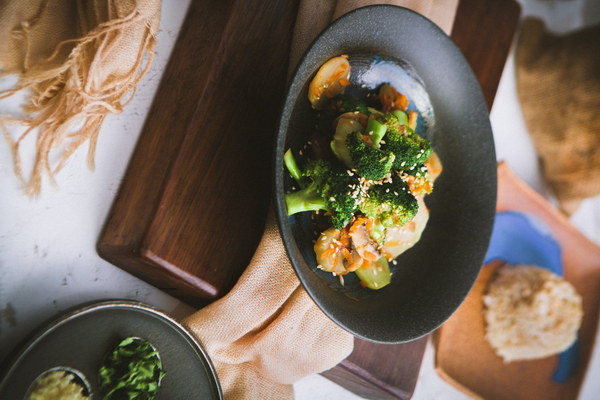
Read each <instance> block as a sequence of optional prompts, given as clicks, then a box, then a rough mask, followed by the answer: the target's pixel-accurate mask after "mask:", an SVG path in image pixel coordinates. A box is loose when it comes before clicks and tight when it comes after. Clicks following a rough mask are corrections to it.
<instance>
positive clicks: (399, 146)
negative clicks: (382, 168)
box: [381, 128, 433, 175]
mask: <svg viewBox="0 0 600 400" xmlns="http://www.w3.org/2000/svg"><path fill="white" fill-rule="evenodd" d="M384 142H385V144H384V145H382V146H381V147H382V149H383V150H386V151H391V152H392V153H394V155H395V156H396V157H395V159H394V164H393V165H392V168H394V169H398V170H402V171H405V172H407V173H409V174H411V175H413V172H415V171H416V170H418V169H419V168H420V167H422V166H423V164H424V163H425V161H427V159H428V158H429V156H430V155H431V153H432V152H433V149H432V148H431V143H430V142H429V140H427V139H425V138H424V137H422V136H420V135H419V134H418V133H415V132H414V131H412V130H410V128H406V132H405V133H394V132H390V131H388V132H387V133H386V135H385V136H384Z"/></svg>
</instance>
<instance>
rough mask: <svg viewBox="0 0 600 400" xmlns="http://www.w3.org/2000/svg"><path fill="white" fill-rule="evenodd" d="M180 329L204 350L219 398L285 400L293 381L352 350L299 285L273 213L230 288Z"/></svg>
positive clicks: (326, 366)
mask: <svg viewBox="0 0 600 400" xmlns="http://www.w3.org/2000/svg"><path fill="white" fill-rule="evenodd" d="M184 324H186V325H187V326H188V327H189V328H190V329H191V330H192V332H194V334H195V335H196V336H197V337H198V338H199V340H200V342H201V343H203V345H204V346H205V348H206V350H207V352H208V354H209V355H210V357H211V359H212V361H213V363H214V364H215V367H216V369H217V373H218V375H219V380H220V382H221V385H222V387H223V390H224V394H225V398H226V399H285V398H291V397H292V396H293V392H292V386H291V384H292V383H293V382H295V381H297V380H299V379H300V378H302V377H304V376H307V375H310V374H313V373H316V372H320V371H325V370H327V369H329V368H332V367H333V366H335V365H336V364H337V363H338V362H340V361H341V360H343V359H344V358H346V357H347V356H348V355H349V354H350V353H351V352H352V347H353V337H352V335H351V334H349V333H348V332H346V331H345V330H343V329H342V328H340V327H338V326H337V325H336V324H334V323H333V322H332V321H331V320H330V319H329V318H328V317H327V316H326V315H325V314H323V312H321V310H320V309H318V308H317V307H316V306H315V304H314V303H313V302H312V300H311V299H310V298H309V297H308V294H307V293H306V291H305V290H304V289H303V288H302V286H301V285H300V282H299V281H298V278H297V277H296V274H295V273H294V270H293V269H292V266H291V264H290V261H289V259H288V257H287V254H286V252H285V249H284V247H283V242H282V240H281V236H280V233H279V229H278V228H277V224H276V223H275V217H274V214H273V211H270V212H269V217H268V219H267V224H266V228H265V232H264V234H263V237H262V239H261V241H260V243H259V245H258V249H257V250H256V253H255V254H254V256H253V258H252V260H251V261H250V265H249V266H248V268H246V270H245V271H244V273H243V275H242V276H241V278H240V279H239V281H238V282H237V283H236V285H235V287H234V288H233V289H232V290H231V291H230V292H229V293H228V294H227V295H226V296H225V297H223V298H222V299H220V300H219V301H217V302H215V303H212V304H210V305H209V306H207V307H205V308H203V309H202V310H200V311H198V312H196V313H195V314H193V315H192V316H190V317H189V318H187V319H186V320H185V321H184Z"/></svg>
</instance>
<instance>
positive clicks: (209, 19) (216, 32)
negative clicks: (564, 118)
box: [97, 0, 519, 399]
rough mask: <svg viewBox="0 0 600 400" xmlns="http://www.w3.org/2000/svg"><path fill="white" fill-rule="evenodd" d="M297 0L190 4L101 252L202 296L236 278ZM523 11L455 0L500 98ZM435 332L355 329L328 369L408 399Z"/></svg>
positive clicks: (255, 226) (468, 44)
mask: <svg viewBox="0 0 600 400" xmlns="http://www.w3.org/2000/svg"><path fill="white" fill-rule="evenodd" d="M297 6H298V1H297V0H295V1H291V2H290V1H283V0H278V1H271V2H261V1H258V0H246V1H242V0H224V1H221V2H219V3H218V6H215V3H214V2H210V1H208V0H196V1H193V2H192V3H191V5H190V10H189V11H188V15H187V17H186V20H185V22H184V24H183V26H182V29H181V31H180V34H179V38H178V40H177V43H176V45H175V47H174V49H173V52H172V55H171V59H170V62H169V64H168V65H167V67H166V69H165V72H164V75H163V78H162V81H161V84H160V86H159V88H158V91H157V95H156V97H155V100H154V103H153V105H152V107H151V109H150V112H149V114H148V117H147V120H146V123H145V126H144V128H143V130H142V133H141V135H140V140H139V142H138V144H137V146H136V149H135V151H134V154H133V156H132V158H131V161H130V164H129V166H128V169H127V171H126V174H125V177H124V179H123V183H122V185H121V188H120V190H119V193H118V194H117V197H116V199H115V202H114V204H113V207H112V209H111V211H110V213H109V215H108V217H107V220H106V224H105V227H104V230H103V232H102V233H101V236H100V238H99V241H98V246H97V247H98V253H99V255H100V256H101V257H103V258H104V259H106V260H107V261H109V262H111V263H113V264H115V265H117V266H119V267H121V268H122V269H124V270H126V271H128V272H130V273H132V274H133V275H135V276H137V277H139V278H141V279H143V280H145V281H147V282H149V283H150V284H152V285H154V286H156V287H158V288H160V289H162V290H164V291H166V292H168V293H170V294H172V295H174V296H175V297H178V298H179V299H181V300H183V301H185V302H187V303H189V304H191V305H194V306H203V305H206V304H208V303H210V302H212V301H214V300H215V299H217V298H219V297H221V296H222V295H224V294H225V293H227V291H228V290H229V289H230V288H231V287H232V286H233V284H234V283H235V281H236V280H237V278H238V277H239V276H240V274H241V273H242V271H243V269H244V268H245V266H246V265H247V264H248V262H249V261H250V258H251V256H252V254H253V252H254V250H255V249H256V246H257V244H258V241H259V239H260V236H261V233H262V229H263V224H264V220H265V216H266V211H267V208H268V205H269V202H270V196H271V195H270V191H271V160H272V154H271V151H272V146H273V145H272V143H273V134H274V132H275V124H276V121H277V117H278V112H279V110H280V107H281V101H282V100H283V96H284V92H285V79H286V72H287V63H288V54H289V45H290V40H291V33H292V29H293V26H294V20H295V15H296V9H297ZM515 10H516V13H515ZM518 10H519V9H518V5H517V3H516V2H514V1H513V0H507V1H502V0H485V1H481V0H461V2H460V4H459V8H458V10H457V16H456V23H455V24H454V27H455V28H454V30H453V32H452V35H451V36H452V39H453V40H454V41H455V42H456V43H457V45H458V46H459V48H460V49H461V50H462V51H463V52H464V53H465V56H466V58H467V60H468V61H469V62H470V63H471V66H472V68H473V70H474V72H475V74H476V76H477V78H478V80H479V82H480V84H481V86H482V90H483V93H484V95H485V98H486V101H487V102H488V105H489V106H490V107H491V104H492V102H493V97H494V95H495V92H496V88H497V86H498V83H499V80H500V76H501V72H502V69H503V66H504V62H505V60H506V56H507V54H508V50H509V48H510V44H511V41H512V36H513V34H514V31H515V29H516V24H517V20H518ZM482 21H483V22H482ZM491 43H492V44H493V45H490V44H491ZM426 343H427V337H425V338H421V339H419V340H416V341H414V342H410V343H406V344H400V345H383V344H375V343H371V342H366V341H363V340H360V339H355V348H354V352H353V353H352V354H351V355H350V356H349V357H348V358H347V359H346V360H344V361H342V362H341V363H340V364H339V365H338V366H336V367H335V368H333V369H331V370H329V371H326V372H324V373H323V375H324V376H325V377H327V378H329V379H331V380H332V381H334V382H336V383H338V384H340V385H341V386H344V387H345V388H347V389H349V390H350V391H352V392H354V393H356V394H358V395H361V396H364V397H367V398H376V399H387V398H392V399H408V398H410V397H411V396H412V393H413V391H414V388H415V385H416V381H417V377H418V373H419V369H420V365H421V360H422V357H423V353H424V350H425V345H426Z"/></svg>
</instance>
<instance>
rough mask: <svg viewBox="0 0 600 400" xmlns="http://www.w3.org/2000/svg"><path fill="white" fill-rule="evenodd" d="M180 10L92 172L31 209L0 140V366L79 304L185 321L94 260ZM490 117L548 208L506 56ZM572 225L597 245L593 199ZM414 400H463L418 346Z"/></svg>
mask: <svg viewBox="0 0 600 400" xmlns="http://www.w3.org/2000/svg"><path fill="white" fill-rule="evenodd" d="M591 2H592V0H589V1H587V2H586V1H577V0H573V1H548V0H546V1H539V2H536V1H529V2H527V3H525V4H524V15H529V14H536V15H540V16H542V17H544V18H545V19H546V21H547V22H548V24H549V26H550V27H551V28H552V29H554V30H556V31H565V30H569V29H572V28H574V27H576V26H580V25H582V24H587V23H590V21H591V19H592V18H595V17H590V10H591V8H592V7H591V5H590V4H591ZM599 3H600V2H599ZM188 4H189V0H172V1H164V2H163V10H162V16H161V29H160V33H159V40H158V48H157V50H156V57H155V59H154V63H153V65H152V67H151V69H150V71H149V72H148V74H147V75H146V76H145V77H144V79H143V81H142V82H141V83H140V85H139V88H138V91H137V93H136V95H135V98H134V100H133V101H132V102H131V103H130V104H129V105H128V106H127V107H126V109H125V111H124V112H123V113H122V114H120V115H113V116H110V117H108V118H107V120H106V122H105V124H104V126H103V127H102V131H101V134H100V139H99V142H98V148H97V153H96V165H97V167H96V170H95V171H93V172H92V171H89V170H88V169H87V168H86V161H85V157H86V149H85V148H82V149H80V151H78V152H77V153H76V154H75V155H74V157H72V159H71V160H70V161H69V162H68V164H67V166H66V167H65V168H64V170H63V171H62V172H61V173H60V174H59V176H58V182H59V187H57V188H55V187H52V186H50V185H49V184H48V182H44V183H45V185H44V190H43V194H42V196H41V197H39V198H38V199H34V200H30V199H28V198H27V197H25V196H24V195H23V194H22V191H21V187H20V185H19V183H18V181H17V179H16V178H15V176H14V174H13V170H12V162H11V156H10V152H9V148H8V146H7V145H6V143H4V142H3V141H2V140H0V187H1V189H0V360H2V361H6V360H5V358H6V356H7V354H8V352H9V351H11V350H12V349H13V348H14V347H15V346H16V345H17V344H19V343H20V341H21V340H22V338H23V337H24V336H25V335H28V334H30V333H31V332H32V331H33V330H35V329H36V328H37V327H38V326H39V325H40V323H42V322H44V321H46V320H47V319H48V318H51V317H53V316H55V315H58V314H59V313H60V312H61V311H63V310H65V309H68V308H71V307H73V306H77V305H78V304H81V303H84V302H89V301H92V300H100V299H107V298H127V299H134V300H138V301H142V302H146V303H149V304H152V305H155V306H157V307H159V308H161V309H163V310H165V311H167V312H169V313H171V314H172V315H174V316H175V317H183V316H186V315H188V314H189V313H191V312H193V311H194V310H193V309H191V308H190V307H189V306H187V305H185V304H183V303H181V302H179V301H178V300H176V299H174V298H173V297H171V296H169V295H167V294H165V293H163V292H161V291H160V290H158V289H156V288H154V287H152V286H150V285H148V284H146V283H145V282H143V281H141V280H139V279H137V278H135V277H133V276H131V275H129V274H128V273H126V272H124V271H122V270H121V269H119V268H118V267H116V266H114V265H112V264H109V263H108V262H106V261H104V260H102V259H101V258H100V257H99V256H98V255H97V253H96V250H95V244H96V241H97V238H98V235H99V232H100V229H101V227H102V225H103V223H104V220H105V218H106V215H107V213H108V211H109V209H110V207H111V204H112V202H113V199H114V196H115V194H116V191H117V189H118V187H119V184H120V181H121V179H122V177H123V174H124V172H125V169H126V167H127V163H128V160H129V158H130V156H131V154H132V151H133V149H134V146H135V143H136V140H137V138H138V135H139V133H140V131H141V129H142V125H143V122H144V119H145V117H146V114H147V112H148V109H149V107H150V104H151V102H152V99H153V97H154V94H155V92H156V89H157V86H158V83H159V81H160V79H161V75H162V72H163V70H164V68H165V65H166V63H167V60H168V58H169V54H170V51H171V49H172V47H173V44H174V42H175V40H176V37H177V33H178V31H179V28H180V26H181V23H182V21H183V17H184V15H185V12H186V9H187V5H188ZM586 7H587V8H586ZM595 10H598V7H596V8H595ZM592 14H593V15H596V14H594V13H592ZM598 14H600V13H598ZM596 20H597V18H596ZM0 87H6V83H4V84H2V82H0ZM19 101H21V99H17V98H13V99H10V100H8V101H6V100H5V101H3V102H1V103H0V113H3V112H7V111H14V110H16V109H17V106H18V104H19ZM490 117H491V121H492V127H493V130H494V138H495V141H496V151H497V157H498V160H505V161H506V162H507V163H508V164H509V165H510V166H511V167H512V168H513V169H514V171H515V172H516V173H517V174H518V175H519V176H521V178H523V179H524V180H525V181H526V182H527V183H528V184H529V185H530V186H532V187H533V188H534V189H535V190H537V191H538V192H540V193H541V194H542V195H544V196H545V197H547V198H548V199H549V200H550V201H554V200H553V199H552V197H551V196H550V195H549V193H548V191H547V190H546V188H545V186H544V183H543V182H542V180H541V178H540V174H539V169H538V164H537V161H536V156H535V151H534V148H533V146H532V143H531V141H530V139H529V137H528V136H527V132H526V128H525V126H524V123H523V119H522V115H521V111H520V109H519V105H518V102H517V98H516V92H515V77H514V71H513V63H512V54H511V56H510V57H509V60H508V62H507V64H506V68H505V70H504V74H503V77H502V81H501V83H500V87H499V89H498V93H497V96H496V100H495V104H494V107H493V110H492V112H491V116H490ZM31 144H32V143H31V142H27V143H25V145H24V148H23V150H24V152H26V151H27V150H28V149H29V150H30V149H31ZM26 165H27V163H26ZM571 221H572V223H573V224H574V225H575V226H576V227H577V228H579V229H580V230H581V231H582V232H583V233H584V234H585V235H587V236H588V237H589V238H591V239H592V240H594V241H595V242H596V243H600V197H597V198H594V199H590V200H587V201H585V202H584V204H583V205H582V206H581V208H580V210H579V211H578V212H577V213H576V214H575V215H573V216H572V218H571ZM599 377H600V351H598V349H596V351H595V352H594V355H593V359H592V362H591V364H590V367H589V369H588V375H587V378H586V380H585V382H584V386H583V390H582V392H581V394H580V398H581V399H597V398H600V379H599ZM294 387H295V391H296V398H297V399H303V400H304V399H306V400H308V399H311V400H319V399H358V398H359V397H357V396H355V395H354V394H352V393H350V392H348V391H346V390H344V389H343V388H341V387H339V386H338V385H336V384H334V383H332V382H331V381H329V380H327V379H325V378H323V377H321V376H320V375H312V376H308V377H306V378H304V379H302V380H301V381H299V382H297V383H296V384H295V385H294ZM413 398H414V399H465V398H467V396H466V395H464V394H463V393H461V392H459V391H457V390H456V389H454V388H453V387H451V386H450V385H448V384H447V383H446V382H444V381H443V380H441V379H440V378H439V377H438V375H437V374H436V372H435V371H434V369H433V349H432V346H431V344H428V346H427V350H426V353H425V357H424V360H423V364H422V367H421V372H420V376H419V380H418V383H417V387H416V390H415V393H414V396H413Z"/></svg>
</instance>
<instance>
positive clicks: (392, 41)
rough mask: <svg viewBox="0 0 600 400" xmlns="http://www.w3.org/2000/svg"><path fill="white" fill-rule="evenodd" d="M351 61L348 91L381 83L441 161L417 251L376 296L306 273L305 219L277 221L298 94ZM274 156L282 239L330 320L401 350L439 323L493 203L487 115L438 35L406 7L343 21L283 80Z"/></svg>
mask: <svg viewBox="0 0 600 400" xmlns="http://www.w3.org/2000/svg"><path fill="white" fill-rule="evenodd" d="M340 54H349V55H350V62H351V66H352V71H353V72H352V75H351V77H350V80H351V82H352V87H353V88H355V89H356V88H360V86H361V85H362V84H365V85H367V86H376V85H378V84H381V83H384V82H391V83H392V84H393V85H394V86H396V87H397V88H398V89H399V90H400V91H401V92H403V93H405V94H406V95H407V96H408V97H409V100H410V101H411V104H412V105H413V107H415V108H416V109H417V110H418V111H419V112H420V113H421V117H422V118H421V119H420V121H419V127H418V132H419V133H421V134H422V135H423V136H425V137H427V138H429V139H430V140H431V141H432V143H433V147H434V149H435V151H436V152H437V153H438V154H439V156H440V158H441V160H442V163H443V165H444V172H443V173H442V175H441V176H440V178H439V179H438V180H437V181H436V187H435V190H434V192H433V193H432V194H431V195H430V196H428V197H427V198H426V202H427V205H428V207H429V209H430V219H429V223H428V225H427V228H426V229H425V232H424V234H423V236H422V238H421V240H420V241H419V243H417V245H416V246H415V247H413V248H412V249H410V250H409V251H407V252H406V253H404V254H402V255H401V256H399V257H398V259H397V265H396V266H395V267H394V269H393V278H392V283H391V284H390V285H388V286H387V287H385V288H383V289H381V290H379V291H371V290H369V289H365V288H362V287H360V285H359V284H358V283H357V282H356V280H355V281H352V279H345V284H344V286H341V285H340V283H339V281H338V279H337V278H335V277H333V276H332V275H331V274H329V273H325V272H322V271H319V270H317V269H316V260H315V255H314V252H313V244H312V241H313V239H315V234H314V231H315V226H314V224H313V222H312V221H311V218H310V215H309V213H302V214H296V215H294V216H292V217H288V216H287V215H286V206H285V201H284V194H285V192H286V191H287V190H289V189H290V187H291V184H292V182H291V179H290V178H289V176H288V173H287V172H286V171H285V169H284V166H283V153H284V152H285V150H286V149H288V148H290V147H291V148H292V149H295V150H296V151H297V150H299V149H300V148H301V147H302V146H303V145H304V144H305V143H306V142H307V141H308V139H309V137H310V135H311V133H312V131H313V126H314V123H315V120H314V118H315V117H314V113H313V111H312V110H311V108H310V105H309V103H308V100H307V88H308V84H309V82H310V80H311V79H312V77H313V76H314V74H315V73H316V71H317V70H318V68H319V67H320V66H321V65H322V64H323V63H324V62H325V61H327V60H328V59H330V58H332V57H334V56H338V55H340ZM277 135H278V136H277V141H276V149H275V164H274V177H275V198H276V211H277V216H278V222H279V227H280V229H281V232H282V235H283V239H284V243H285V246H286V249H287V252H288V255H289V256H290V259H291V261H292V264H293V266H294V268H295V270H296V273H297V274H298V277H299V279H300V281H301V282H302V284H303V285H304V288H305V289H306V290H307V292H308V293H309V295H310V296H311V297H312V299H313V300H314V301H315V303H316V304H317V305H318V306H319V307H320V308H321V309H322V310H323V311H324V312H325V313H326V314H327V315H328V316H329V317H330V318H331V319H332V320H333V321H335V322H336V323H338V324H339V325H340V326H342V327H343V328H345V329H346V330H348V331H350V332H351V333H353V334H354V335H356V336H359V337H361V338H364V339H367V340H371V341H376V342H384V343H401V342H406V341H410V340H414V339H416V338H418V337H420V336H423V335H425V334H427V333H429V332H431V331H432V330H434V329H435V328H436V327H438V326H439V325H440V324H442V323H443V322H444V321H445V320H446V319H447V318H448V317H450V315H451V314H452V313H453V312H454V311H455V310H456V308H457V307H458V306H459V305H460V303H461V302H462V301H463V299H464V298H465V296H466V295H467V293H468V292H469V290H470V289H471V286H472V285H473V283H474V281H475V279H476V277H477V274H478V273H479V270H480V268H481V264H482V261H483V257H484V255H485V252H486V249H487V246H488V242H489V237H490V234H491V229H492V226H493V219H494V213H495V205H496V155H495V151H494V141H493V136H492V131H491V127H490V122H489V115H488V111H487V107H486V104H485V101H484V98H483V95H482V93H481V89H480V87H479V85H478V83H477V80H476V79H475V76H474V75H473V72H472V70H471V69H470V67H469V65H468V64H467V61H466V60H465V58H464V57H463V55H462V54H461V52H460V51H459V50H458V49H457V47H456V46H455V45H454V43H453V42H452V41H451V39H450V38H448V36H447V35H446V34H444V32H442V31H441V30H440V29H439V28H438V27H437V26H435V25H434V24H433V23H431V22H430V21H429V20H427V19H425V18H423V17H422V16H420V15H419V14H416V13H414V12H412V11H410V10H407V9H404V8H400V7H394V6H372V7H366V8H362V9H358V10H356V11H354V12H351V13H349V14H346V15H345V16H343V17H342V18H340V19H338V20H337V21H335V22H334V23H333V24H332V25H331V26H330V27H329V28H327V29H326V30H325V31H324V32H323V33H322V34H321V35H320V36H319V37H318V38H317V39H316V41H315V42H314V43H313V44H312V45H311V47H310V48H309V50H308V51H307V53H306V54H305V55H304V57H303V58H302V60H301V61H300V64H299V65H298V67H297V69H296V72H295V74H294V76H293V78H292V81H291V84H290V87H289V91H288V93H287V97H286V99H285V103H284V106H283V110H282V114H281V119H280V121H279V126H278V132H277Z"/></svg>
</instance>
